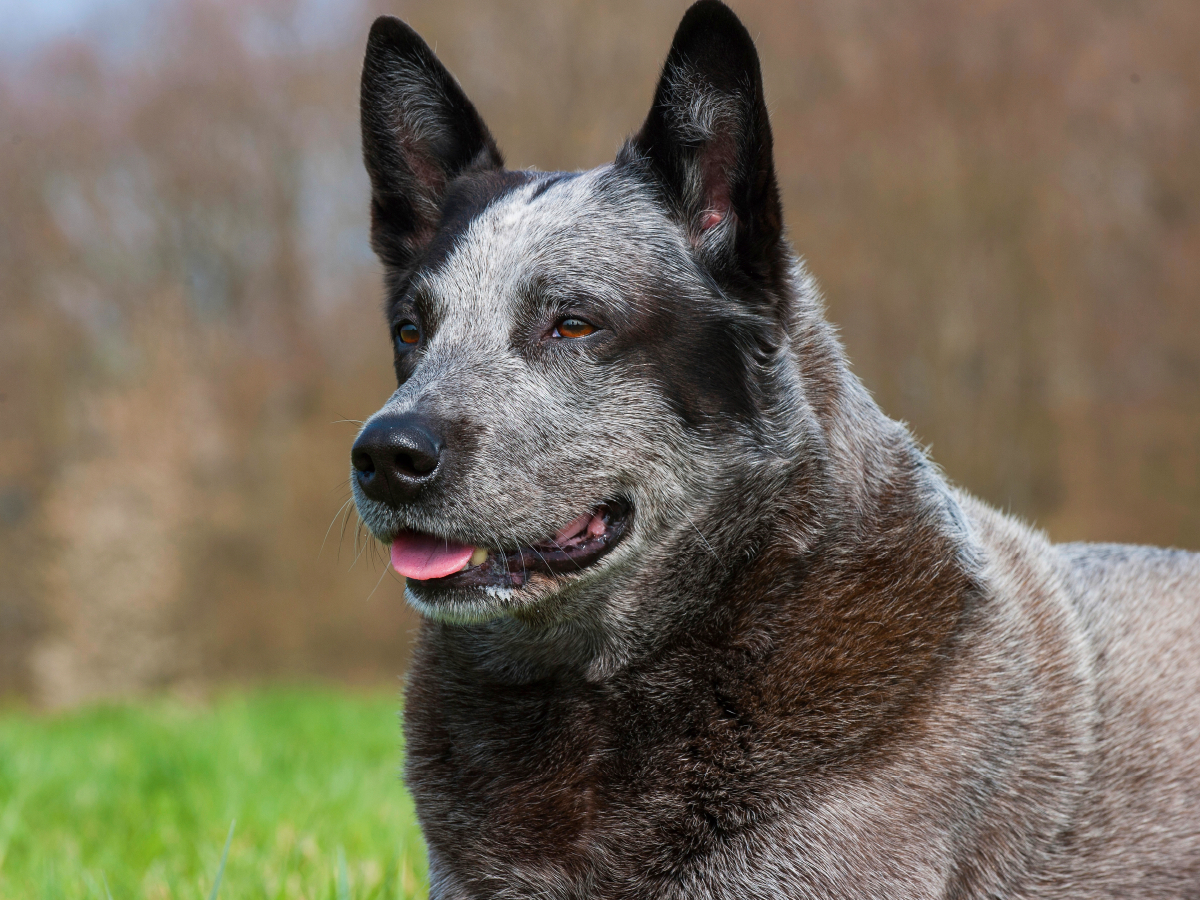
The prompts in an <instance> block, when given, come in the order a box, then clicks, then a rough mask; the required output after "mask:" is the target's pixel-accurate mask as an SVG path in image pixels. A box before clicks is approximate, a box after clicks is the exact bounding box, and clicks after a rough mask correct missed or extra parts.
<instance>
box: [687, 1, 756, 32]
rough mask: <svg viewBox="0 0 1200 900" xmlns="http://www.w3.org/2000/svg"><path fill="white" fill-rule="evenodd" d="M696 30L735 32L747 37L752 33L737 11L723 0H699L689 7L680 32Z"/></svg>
mask: <svg viewBox="0 0 1200 900" xmlns="http://www.w3.org/2000/svg"><path fill="white" fill-rule="evenodd" d="M696 31H722V32H726V33H728V32H733V33H735V34H738V35H745V36H746V37H749V35H750V33H749V32H748V31H746V26H745V25H743V24H742V20H741V19H739V18H738V16H737V13H735V12H734V11H733V10H732V9H730V8H729V7H728V6H726V5H725V4H724V3H722V2H721V0H697V2H695V3H693V4H692V5H691V6H689V7H688V8H687V12H685V13H684V14H683V19H681V20H680V22H679V33H680V34H684V33H692V32H696Z"/></svg>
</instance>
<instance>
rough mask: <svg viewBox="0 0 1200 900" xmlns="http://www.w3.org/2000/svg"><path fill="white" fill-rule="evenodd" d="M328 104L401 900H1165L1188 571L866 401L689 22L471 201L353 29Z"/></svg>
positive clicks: (753, 144) (423, 97)
mask: <svg viewBox="0 0 1200 900" xmlns="http://www.w3.org/2000/svg"><path fill="white" fill-rule="evenodd" d="M361 113H362V137H363V154H364V159H365V162H366V167H367V170H368V173H369V175H370V180H371V187H372V191H371V237H372V245H373V247H374V249H375V251H376V252H377V254H378V256H379V258H380V259H381V261H382V263H383V267H384V272H385V276H384V279H385V289H386V303H385V309H386V315H387V320H388V323H389V326H390V329H391V338H392V343H393V344H394V348H395V369H396V376H397V380H398V385H399V386H398V388H397V389H396V391H395V393H394V394H393V395H392V396H391V398H390V399H389V400H388V401H387V402H386V404H385V405H384V406H383V407H382V409H380V410H379V411H378V412H377V413H376V414H375V415H374V416H372V417H371V418H370V419H369V420H368V421H367V422H366V423H365V425H364V427H363V429H362V430H361V432H360V434H359V436H358V438H357V440H356V442H355V444H354V447H353V450H352V453H351V462H352V471H351V481H352V489H353V491H354V498H355V501H356V503H357V506H358V510H359V512H360V515H361V516H362V518H363V520H364V522H365V523H366V524H367V526H368V527H369V528H370V530H371V531H372V533H373V534H374V535H375V536H376V537H377V538H378V539H379V540H380V541H382V542H384V543H385V544H387V545H389V546H390V548H391V549H390V553H391V561H392V564H393V566H394V568H395V569H396V571H397V572H399V573H400V574H401V575H403V576H405V578H406V596H407V598H408V600H409V602H410V603H411V604H412V605H413V606H414V607H416V609H417V610H419V611H420V613H422V616H423V621H422V625H421V630H420V635H419V638H418V640H417V643H416V647H415V650H414V660H413V663H412V669H411V673H410V675H409V681H408V687H407V695H406V701H405V714H404V728H405V735H406V742H407V743H406V745H407V763H406V778H407V783H408V786H409V788H410V790H411V792H412V796H413V797H414V799H415V803H416V808H417V812H418V815H419V818H420V822H421V826H422V829H423V832H424V836H425V840H426V843H427V846H428V851H429V873H430V896H431V897H434V898H439V900H452V898H453V900H458V898H475V897H491V898H522V897H528V898H533V897H536V898H663V900H666V898H697V897H704V898H731V900H732V898H738V900H744V898H780V897H786V898H886V900H897V898H933V897H944V898H1100V897H1111V898H1118V897H1119V898H1184V897H1193V898H1195V897H1200V556H1197V555H1192V554H1188V553H1184V552H1179V551H1169V550H1158V549H1150V548H1140V547H1127V546H1115V545H1087V544H1068V545H1053V544H1051V543H1049V542H1048V541H1047V540H1046V538H1045V537H1044V536H1042V535H1041V534H1040V533H1038V532H1036V531H1034V530H1032V529H1030V528H1028V527H1026V526H1025V525H1023V524H1021V523H1019V522H1016V521H1014V520H1013V519H1012V518H1009V517H1007V516H1005V515H1002V514H1000V513H998V512H996V511H994V510H992V509H990V508H988V507H987V506H985V505H984V504H982V503H981V502H979V501H977V500H975V499H973V498H971V497H970V496H968V495H967V494H965V493H963V492H961V491H959V490H958V489H956V488H954V487H952V486H950V485H949V484H948V483H947V481H946V479H945V478H944V477H943V476H942V474H941V473H940V472H939V470H938V469H937V468H936V467H935V466H934V465H933V464H932V463H931V462H930V460H929V459H928V458H927V456H926V454H925V452H924V451H923V450H922V449H921V448H920V447H919V446H918V445H917V444H916V443H915V442H914V440H913V438H912V436H911V435H910V433H909V432H908V431H907V430H906V429H905V427H904V426H902V425H901V424H899V423H897V422H895V421H892V420H891V419H889V418H887V417H886V416H885V415H884V414H883V413H882V412H881V411H880V409H879V407H878V406H877V405H876V404H875V402H874V401H873V400H872V398H871V397H870V396H869V395H868V393H867V391H866V390H865V389H864V388H863V386H862V385H861V383H860V382H859V381H858V380H857V379H856V377H855V376H854V375H853V374H851V372H850V370H849V368H848V364H847V361H846V357H845V355H844V352H843V350H842V347H841V346H840V344H839V342H838V339H837V338H836V336H835V334H834V332H833V330H832V328H831V326H830V325H829V324H827V322H826V320H825V318H824V315H823V311H822V305H821V301H820V298H819V295H818V291H817V288H816V286H815V284H814V282H813V280H812V278H811V277H810V276H809V274H808V273H807V272H806V270H805V269H804V267H803V266H802V264H801V263H800V262H799V261H798V258H797V257H796V255H795V254H794V252H793V251H792V249H791V248H790V247H789V245H788V243H787V241H786V239H785V237H784V230H783V218H782V211H781V204H780V196H779V190H778V187H777V183H776V176H775V168H774V165H775V164H774V159H773V153H772V139H771V128H770V124H769V121H768V116H767V109H766V105H765V103H764V99H763V87H762V78H761V73H760V68H759V62H758V56H757V53H756V51H755V48H754V44H753V41H752V39H751V37H750V35H749V33H748V32H747V30H746V28H745V27H744V26H743V25H742V24H741V22H740V21H739V20H738V19H737V17H736V16H735V15H734V14H733V13H732V12H731V11H730V10H729V9H728V8H727V7H725V6H724V5H722V4H721V3H719V2H716V0H701V2H699V3H696V4H695V5H694V6H692V7H691V8H690V9H689V10H688V11H687V13H686V14H685V16H684V17H683V20H682V22H681V24H680V26H679V29H678V31H677V33H676V35H675V38H674V43H673V44H672V46H671V48H670V51H669V53H668V55H667V58H666V63H665V66H664V68H663V72H662V77H661V80H660V81H659V83H658V86H657V88H656V90H655V93H654V97H653V102H652V105H651V108H650V112H649V114H648V115H647V118H646V120H645V122H644V124H643V125H642V126H641V128H640V130H639V131H637V133H636V134H635V135H634V136H633V137H632V138H630V139H629V140H628V141H627V142H626V144H625V145H624V147H623V148H622V149H621V150H620V152H619V153H618V155H617V156H616V159H615V161H614V162H613V163H612V164H610V165H605V166H601V167H599V168H597V169H593V170H591V171H586V172H578V173H561V172H556V173H542V172H534V171H510V170H507V169H505V168H504V163H503V160H502V157H501V155H500V152H499V150H498V149H497V146H496V143H495V141H494V139H493V138H492V136H491V134H490V133H489V132H488V129H487V127H486V126H485V125H484V123H483V121H482V119H481V118H480V116H479V114H478V112H477V111H476V109H475V108H474V107H473V106H472V104H471V103H470V101H469V100H468V99H467V98H466V96H465V95H464V93H463V91H462V88H461V87H460V86H459V84H458V83H457V82H456V81H455V79H454V78H453V76H451V75H450V73H449V72H448V71H447V70H446V69H445V68H444V67H443V66H442V64H441V63H440V62H439V61H438V60H437V58H436V57H435V55H434V54H433V52H432V51H431V50H430V48H429V47H428V46H427V45H426V43H425V42H424V41H423V40H422V39H421V38H420V37H419V36H418V35H417V34H416V33H415V32H414V31H413V30H412V29H410V28H409V27H408V26H407V25H405V24H403V23H402V22H400V21H399V20H397V19H394V18H388V17H383V18H380V19H378V20H377V21H376V22H375V24H374V26H373V27H372V29H371V32H370V37H369V40H368V43H367V50H366V59H365V62H364V65H363V73H362V93H361Z"/></svg>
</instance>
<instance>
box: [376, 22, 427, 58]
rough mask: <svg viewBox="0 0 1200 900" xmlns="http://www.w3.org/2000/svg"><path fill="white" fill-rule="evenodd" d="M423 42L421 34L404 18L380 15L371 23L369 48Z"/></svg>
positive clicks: (397, 46)
mask: <svg viewBox="0 0 1200 900" xmlns="http://www.w3.org/2000/svg"><path fill="white" fill-rule="evenodd" d="M418 42H421V36H420V35H419V34H417V33H416V32H415V31H413V29H412V27H411V26H410V25H409V24H408V23H407V22H405V21H404V20H403V19H397V18H396V17H395V16H379V18H377V19H376V20H375V21H374V22H373V23H371V32H370V34H369V35H368V36H367V50H368V52H369V51H370V50H372V49H382V48H385V47H387V48H403V47H407V46H411V45H412V44H414V43H418Z"/></svg>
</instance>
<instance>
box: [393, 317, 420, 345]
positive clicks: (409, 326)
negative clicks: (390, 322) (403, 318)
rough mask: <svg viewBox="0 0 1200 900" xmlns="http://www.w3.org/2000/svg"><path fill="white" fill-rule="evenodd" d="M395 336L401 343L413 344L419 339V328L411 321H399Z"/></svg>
mask: <svg viewBox="0 0 1200 900" xmlns="http://www.w3.org/2000/svg"><path fill="white" fill-rule="evenodd" d="M396 337H398V338H399V339H400V342H401V343H403V344H415V343H416V342H417V341H419V340H420V339H421V330H420V329H419V328H417V326H416V325H414V324H413V323H412V322H401V323H400V325H399V326H398V327H397V328H396Z"/></svg>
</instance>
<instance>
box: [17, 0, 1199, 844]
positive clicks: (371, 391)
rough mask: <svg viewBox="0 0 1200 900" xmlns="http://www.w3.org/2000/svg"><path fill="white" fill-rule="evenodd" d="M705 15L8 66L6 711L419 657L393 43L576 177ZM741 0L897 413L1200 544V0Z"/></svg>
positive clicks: (117, 31) (828, 269)
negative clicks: (352, 461) (393, 481)
mask: <svg viewBox="0 0 1200 900" xmlns="http://www.w3.org/2000/svg"><path fill="white" fill-rule="evenodd" d="M685 5H686V4H685V3H683V2H643V3H634V2H631V0H615V2H612V3H606V4H593V3H585V2H583V0H514V2H511V3H503V4H501V3H483V2H466V0H436V2H433V0H429V2H423V0H413V2H397V3H393V4H390V5H381V4H373V5H368V4H366V3H354V2H338V3H334V2H332V0H324V2H322V0H251V2H236V3H235V2H232V0H228V2H222V0H174V2H171V3H157V4H151V3H148V2H133V0H127V2H109V3H101V4H100V5H99V6H97V7H96V9H97V10H98V11H97V12H95V13H94V14H93V17H92V18H91V19H90V20H89V21H88V23H87V24H86V25H81V26H80V27H78V28H76V29H74V31H73V32H72V33H71V34H68V35H66V36H64V37H59V38H55V39H53V40H50V41H43V42H40V43H37V44H36V45H31V46H29V47H25V48H24V49H21V50H19V51H18V50H15V49H14V50H11V51H6V52H5V55H4V57H3V61H2V62H0V573H2V576H0V693H9V694H19V695H23V696H25V697H28V698H30V699H31V700H33V701H34V702H36V703H39V704H44V705H48V706H63V705H71V704H75V703H78V702H81V701H84V700H87V699H90V698H96V697H104V696H112V695H124V694H128V693H130V692H138V691H149V690H156V689H160V688H164V687H166V688H172V689H174V690H175V691H176V692H177V693H182V694H184V695H193V696H194V695H196V694H198V693H203V692H204V691H205V690H207V688H208V686H209V685H212V684H217V683H224V682H228V681H230V680H240V681H247V680H252V679H260V678H269V679H286V678H295V677H302V676H303V677H324V678H333V679H339V680H342V681H346V682H356V683H376V682H380V681H381V680H387V679H392V678H393V677H394V676H395V675H396V674H397V673H399V672H401V671H402V670H403V666H404V654H405V651H404V648H405V646H406V641H407V635H408V632H409V629H410V627H411V620H410V618H409V614H408V613H407V612H405V610H404V608H403V604H402V600H401V593H400V586H399V584H398V583H396V582H395V581H394V580H392V579H390V578H389V577H388V576H387V574H386V570H385V568H384V567H383V566H382V565H381V560H380V558H379V557H378V556H377V555H373V551H372V549H371V548H370V546H369V545H364V544H363V543H362V542H361V541H360V542H358V544H357V545H356V542H355V540H354V536H353V534H354V529H353V522H352V521H351V523H350V525H349V527H348V528H347V531H346V536H345V538H344V539H342V540H340V541H339V537H340V531H339V529H340V523H341V521H342V520H341V519H338V518H337V516H338V510H339V505H340V504H341V503H342V501H343V500H344V499H345V498H346V497H347V493H346V491H345V477H346V473H347V470H348V466H347V461H346V456H347V449H348V447H349V444H350V442H351V440H352V437H353V434H354V430H355V429H354V425H353V424H346V423H344V422H340V423H339V420H343V419H351V420H353V419H360V418H363V417H364V416H366V415H368V414H369V413H370V412H371V411H373V410H374V409H375V408H377V406H378V405H379V403H380V402H381V401H382V400H383V398H384V397H386V396H387V394H388V393H389V391H390V390H391V387H392V382H391V378H392V376H391V373H390V366H389V350H388V340H387V335H386V333H385V330H384V328H383V326H382V320H381V317H380V315H379V312H378V302H379V296H380V290H379V281H378V269H377V266H376V264H375V262H374V261H373V259H372V258H371V256H370V253H369V250H368V247H367V242H366V222H367V205H366V180H365V177H364V175H363V173H362V171H361V164H360V162H359V160H358V134H357V121H356V119H357V78H358V69H359V65H360V61H361V53H362V47H363V43H364V38H365V33H366V29H367V27H368V24H369V22H370V20H371V18H372V16H373V15H374V14H376V13H377V12H380V11H385V10H386V11H389V12H393V13H397V14H399V15H402V16H404V17H406V18H407V19H409V20H410V21H411V22H412V23H413V24H414V25H415V26H416V27H417V28H418V29H419V30H420V31H421V32H422V33H423V34H424V35H425V36H426V37H427V38H428V39H429V41H430V43H431V44H434V45H436V47H437V49H438V52H439V53H440V54H441V55H442V57H443V58H444V59H445V61H446V62H447V63H448V65H449V66H450V68H451V69H452V70H453V71H454V72H456V73H457V75H458V77H459V78H460V80H461V81H462V82H463V84H464V86H465V87H466V89H467V92H468V94H469V95H470V96H472V97H473V98H474V99H475V100H476V101H477V103H478V105H479V107H480V109H481V110H482V112H483V114H484V117H485V118H486V119H487V121H488V122H489V123H490V124H491V125H492V127H493V129H494V131H495V133H496V135H497V137H498V139H499V142H500V144H501V146H502V148H504V149H505V151H506V153H507V156H508V159H509V162H510V164H511V165H514V166H517V167H522V166H537V167H541V168H568V169H570V168H576V167H583V166H591V165H595V164H598V163H601V162H604V161H605V160H608V159H610V158H611V156H612V154H613V152H614V150H615V148H616V147H617V145H618V143H619V142H620V140H621V139H622V137H623V136H624V135H625V134H627V133H628V132H630V131H631V130H633V129H634V128H635V127H636V126H637V125H638V123H639V121H640V119H641V117H642V115H643V114H644V112H645V109H646V107H647V105H648V103H649V98H650V94H651V91H652V88H653V84H654V80H655V78H656V75H657V71H658V67H659V66H660V64H661V61H662V58H663V56H664V54H665V51H666V48H667V46H668V43H669V40H670V36H671V33H672V30H673V28H674V26H675V24H676V23H677V21H678V18H679V16H680V14H681V12H682V9H683V8H684V6H685ZM735 6H736V7H737V9H738V11H739V13H740V14H741V15H742V16H743V17H744V19H745V20H746V22H747V23H748V24H749V27H750V29H751V32H752V33H753V34H755V35H756V36H757V40H758V42H759V45H760V48H761V51H762V56H763V65H764V72H765V76H766V81H767V93H768V98H769V102H770V106H771V110H772V115H773V117H774V118H773V121H774V127H775V133H776V138H777V154H778V169H779V172H780V174H781V177H782V179H783V188H784V194H785V205H786V211H787V213H786V214H787V221H788V223H789V227H790V234H791V238H792V240H793V241H794V243H795V245H796V247H797V248H798V249H799V251H800V252H801V253H803V254H804V255H805V256H806V258H807V259H808V262H809V264H810V266H811V268H812V269H813V271H814V272H815V273H816V275H817V276H818V278H819V279H820V281H821V283H822V284H823V286H824V289H825V292H826V295H827V298H828V303H829V309H830V315H831V317H832V318H833V319H834V320H835V321H836V322H837V323H839V324H840V326H841V328H842V332H843V335H844V338H845V341H846V344H847V346H848V349H849V352H850V355H851V357H852V359H853V361H854V363H855V366H856V369H857V371H858V372H859V373H860V374H861V375H862V377H863V378H864V379H865V381H866V383H867V384H868V386H869V387H870V388H871V389H872V390H873V391H874V392H875V394H876V396H877V397H878V398H879V400H880V402H881V403H882V404H883V406H884V408H885V409H886V410H887V411H888V412H890V413H891V414H892V415H895V416H897V417H901V418H904V419H906V420H908V421H909V422H910V423H911V424H912V427H913V428H914V430H915V431H916V433H917V434H918V436H919V437H920V438H921V439H922V440H923V441H926V442H928V443H930V444H931V445H932V449H933V454H934V457H935V458H936V459H937V460H938V461H939V462H940V463H941V464H942V465H943V467H944V468H945V469H946V471H947V473H948V474H949V476H950V477H951V478H952V479H954V480H955V481H957V482H959V483H961V484H963V485H965V486H966V487H967V488H969V489H971V490H973V491H976V492H978V493H979V494H981V495H982V496H984V497H985V498H986V499H988V500H990V501H991V502H993V503H996V504H998V505H1000V506H1002V507H1004V508H1007V509H1010V510H1012V511H1014V512H1016V513H1018V514H1020V515H1022V516H1025V517H1027V518H1030V519H1032V520H1034V521H1036V522H1037V523H1039V524H1041V525H1042V526H1044V527H1046V528H1047V529H1048V530H1049V532H1050V534H1051V536H1052V537H1054V538H1056V539H1061V540H1067V539H1093V540H1096V539H1102V540H1121V541H1146V542H1154V543H1161V544H1174V545H1181V546H1187V547H1193V548H1195V547H1200V390H1197V387H1198V380H1200V302H1197V301H1198V300H1200V298H1198V297H1197V285H1198V284H1200V114H1198V113H1200V54H1197V53H1196V52H1195V36H1196V35H1197V34H1200V4H1196V3H1195V2H1194V0H1154V2H1138V0H1086V2H1085V0H1061V2H1056V3H1043V2H1038V0H982V2H972V3H961V2H957V0H919V2H914V3H891V2H878V0H871V2H866V0H811V2H805V3H784V2H767V0H741V2H737V3H735ZM331 521H332V522H334V527H333V531H332V534H331V535H330V537H329V539H328V540H327V541H326V543H325V546H324V549H323V550H321V546H322V540H323V537H324V535H325V534H326V530H327V527H328V526H329V525H330V523H331ZM339 548H340V555H339ZM356 557H357V562H356V563H355V564H354V565H353V566H351V561H352V560H354V559H355V558H356ZM380 579H382V581H381V582H380ZM377 584H378V587H377V588H376V585H377ZM213 827H214V828H216V829H218V830H220V829H222V828H223V827H224V825H223V824H222V823H220V822H216V823H214V824H213Z"/></svg>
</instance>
